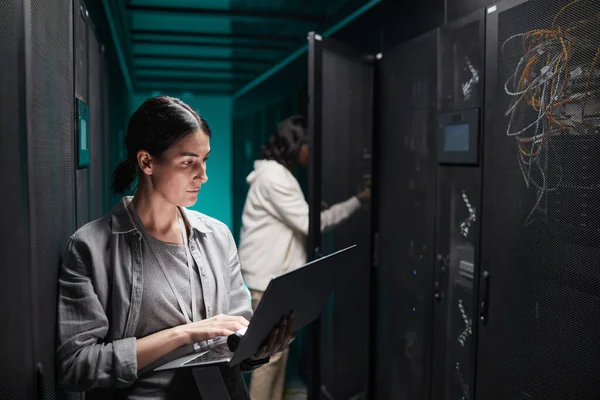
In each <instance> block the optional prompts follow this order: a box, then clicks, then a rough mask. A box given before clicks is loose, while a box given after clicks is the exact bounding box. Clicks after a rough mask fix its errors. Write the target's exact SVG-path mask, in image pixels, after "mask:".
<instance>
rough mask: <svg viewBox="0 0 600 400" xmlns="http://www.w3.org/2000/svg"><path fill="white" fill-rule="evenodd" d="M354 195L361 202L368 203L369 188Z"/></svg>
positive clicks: (369, 199)
mask: <svg viewBox="0 0 600 400" xmlns="http://www.w3.org/2000/svg"><path fill="white" fill-rule="evenodd" d="M356 197H357V198H358V200H360V202H361V203H363V204H365V203H368V202H369V201H371V189H365V190H363V191H362V192H360V193H359V194H357V195H356Z"/></svg>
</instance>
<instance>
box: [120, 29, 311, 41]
mask: <svg viewBox="0 0 600 400" xmlns="http://www.w3.org/2000/svg"><path fill="white" fill-rule="evenodd" d="M131 33H132V34H133V35H163V36H171V37H195V38H205V39H208V38H214V39H230V40H231V39H240V40H258V41H260V42H280V43H294V44H298V43H301V42H302V38H299V37H295V36H284V35H260V34H249V33H248V34H247V33H221V32H192V31H165V30H156V29H132V30H131Z"/></svg>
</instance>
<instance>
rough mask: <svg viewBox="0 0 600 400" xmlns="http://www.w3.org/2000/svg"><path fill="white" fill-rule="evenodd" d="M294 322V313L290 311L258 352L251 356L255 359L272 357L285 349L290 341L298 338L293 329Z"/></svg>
mask: <svg viewBox="0 0 600 400" xmlns="http://www.w3.org/2000/svg"><path fill="white" fill-rule="evenodd" d="M293 324H294V314H293V313H290V315H288V316H287V317H283V319H282V320H281V322H280V323H279V325H277V326H276V327H275V328H274V329H273V330H272V331H271V333H270V334H269V337H268V338H267V340H265V342H264V343H263V345H262V346H261V347H260V349H258V351H257V352H256V354H254V356H252V357H251V359H253V360H260V359H263V358H267V357H271V356H272V355H274V354H276V353H279V352H280V351H283V350H285V349H286V348H287V347H288V346H289V345H290V343H292V342H293V341H294V339H296V335H294V332H293V331H292V326H293Z"/></svg>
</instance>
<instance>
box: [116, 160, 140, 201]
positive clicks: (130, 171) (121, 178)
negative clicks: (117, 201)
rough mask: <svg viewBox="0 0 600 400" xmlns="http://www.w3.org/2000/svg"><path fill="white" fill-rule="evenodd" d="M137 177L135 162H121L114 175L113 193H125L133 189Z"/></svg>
mask: <svg viewBox="0 0 600 400" xmlns="http://www.w3.org/2000/svg"><path fill="white" fill-rule="evenodd" d="M136 175H137V169H136V165H135V163H134V162H133V161H131V160H124V161H121V162H120V163H119V164H118V165H117V167H116V168H115V172H114V173H113V191H114V192H115V193H123V192H125V191H126V190H128V189H129V188H131V185H132V184H133V181H135V177H136Z"/></svg>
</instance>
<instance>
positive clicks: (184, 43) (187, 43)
mask: <svg viewBox="0 0 600 400" xmlns="http://www.w3.org/2000/svg"><path fill="white" fill-rule="evenodd" d="M132 42H133V44H161V45H174V46H193V47H218V48H223V47H226V48H237V49H259V50H279V51H287V50H289V47H287V46H277V45H269V44H259V43H240V42H237V43H233V42H232V43H219V42H190V41H186V40H172V39H166V40H160V39H140V38H133V40H132Z"/></svg>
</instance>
